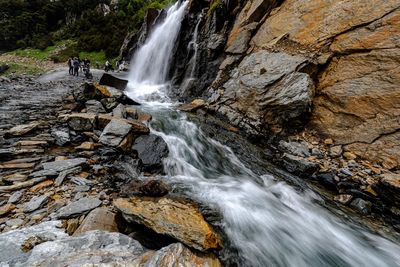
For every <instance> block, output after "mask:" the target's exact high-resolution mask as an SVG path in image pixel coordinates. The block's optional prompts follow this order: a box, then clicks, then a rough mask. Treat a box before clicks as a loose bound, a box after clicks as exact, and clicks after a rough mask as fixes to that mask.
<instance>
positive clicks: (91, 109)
mask: <svg viewBox="0 0 400 267" xmlns="http://www.w3.org/2000/svg"><path fill="white" fill-rule="evenodd" d="M85 106H86V111H87V112H88V113H106V110H105V109H104V107H103V104H101V102H100V101H97V100H94V99H91V100H88V101H86V104H85Z"/></svg>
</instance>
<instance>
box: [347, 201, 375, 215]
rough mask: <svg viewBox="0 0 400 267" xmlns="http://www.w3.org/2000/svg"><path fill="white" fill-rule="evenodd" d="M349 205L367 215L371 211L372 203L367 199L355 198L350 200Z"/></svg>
mask: <svg viewBox="0 0 400 267" xmlns="http://www.w3.org/2000/svg"><path fill="white" fill-rule="evenodd" d="M350 206H351V207H352V208H354V209H356V210H358V211H359V212H361V213H362V214H365V215H367V214H369V213H371V206H372V203H371V202H369V201H366V200H363V199H361V198H356V199H354V200H353V201H352V202H351V204H350Z"/></svg>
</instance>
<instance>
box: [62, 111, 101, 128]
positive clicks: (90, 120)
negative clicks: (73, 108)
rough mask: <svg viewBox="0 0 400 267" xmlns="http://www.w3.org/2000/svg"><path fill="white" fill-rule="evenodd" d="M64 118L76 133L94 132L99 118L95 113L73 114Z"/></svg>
mask: <svg viewBox="0 0 400 267" xmlns="http://www.w3.org/2000/svg"><path fill="white" fill-rule="evenodd" d="M64 118H65V119H66V120H67V122H68V126H69V127H70V128H71V129H72V130H74V131H93V130H94V129H95V128H96V121H97V116H96V114H95V113H73V114H70V115H66V116H64Z"/></svg>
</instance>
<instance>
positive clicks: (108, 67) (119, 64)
mask: <svg viewBox="0 0 400 267" xmlns="http://www.w3.org/2000/svg"><path fill="white" fill-rule="evenodd" d="M115 67H116V70H117V72H120V71H124V70H126V69H125V60H124V59H123V58H121V59H120V60H118V61H117V62H115ZM104 70H105V71H106V72H108V71H110V70H111V71H114V68H113V66H112V64H111V63H110V61H108V60H107V61H106V64H105V67H104Z"/></svg>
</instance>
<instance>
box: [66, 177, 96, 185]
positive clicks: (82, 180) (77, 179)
mask: <svg viewBox="0 0 400 267" xmlns="http://www.w3.org/2000/svg"><path fill="white" fill-rule="evenodd" d="M71 182H72V183H74V184H76V185H93V181H90V180H88V179H85V178H82V177H72V178H71Z"/></svg>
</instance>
